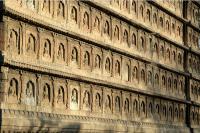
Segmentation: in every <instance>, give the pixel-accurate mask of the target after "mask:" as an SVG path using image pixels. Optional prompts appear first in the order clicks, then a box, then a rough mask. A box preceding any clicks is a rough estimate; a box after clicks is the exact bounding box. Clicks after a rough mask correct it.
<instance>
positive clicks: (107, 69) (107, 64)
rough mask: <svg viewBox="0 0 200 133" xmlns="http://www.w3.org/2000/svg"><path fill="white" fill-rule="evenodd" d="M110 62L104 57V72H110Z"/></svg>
mask: <svg viewBox="0 0 200 133" xmlns="http://www.w3.org/2000/svg"><path fill="white" fill-rule="evenodd" d="M110 65H111V63H110V59H109V58H106V63H105V70H106V72H108V73H110V68H111V66H110Z"/></svg>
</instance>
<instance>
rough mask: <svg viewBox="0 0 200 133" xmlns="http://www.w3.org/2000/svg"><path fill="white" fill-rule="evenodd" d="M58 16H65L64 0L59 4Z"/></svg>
mask: <svg viewBox="0 0 200 133" xmlns="http://www.w3.org/2000/svg"><path fill="white" fill-rule="evenodd" d="M57 16H58V17H63V18H64V17H65V5H64V3H63V2H62V1H60V2H59V4H58V9H57Z"/></svg>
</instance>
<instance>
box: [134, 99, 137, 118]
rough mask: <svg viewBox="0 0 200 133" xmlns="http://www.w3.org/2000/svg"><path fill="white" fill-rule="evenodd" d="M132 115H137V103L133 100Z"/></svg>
mask: <svg viewBox="0 0 200 133" xmlns="http://www.w3.org/2000/svg"><path fill="white" fill-rule="evenodd" d="M133 114H134V115H137V114H138V101H137V100H134V102H133Z"/></svg>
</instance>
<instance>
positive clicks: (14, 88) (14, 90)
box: [8, 78, 19, 102]
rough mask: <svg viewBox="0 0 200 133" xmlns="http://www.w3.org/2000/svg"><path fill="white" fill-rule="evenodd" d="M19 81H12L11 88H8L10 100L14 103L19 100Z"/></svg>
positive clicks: (13, 79)
mask: <svg viewBox="0 0 200 133" xmlns="http://www.w3.org/2000/svg"><path fill="white" fill-rule="evenodd" d="M18 89H19V86H18V81H17V80H16V79H15V78H12V79H11V80H10V84H9V88H8V98H9V100H10V101H12V102H16V101H15V100H17V99H18Z"/></svg>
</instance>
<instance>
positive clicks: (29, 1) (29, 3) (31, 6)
mask: <svg viewBox="0 0 200 133" xmlns="http://www.w3.org/2000/svg"><path fill="white" fill-rule="evenodd" d="M26 5H27V7H28V8H29V9H31V10H33V9H35V6H36V3H35V0H26Z"/></svg>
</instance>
